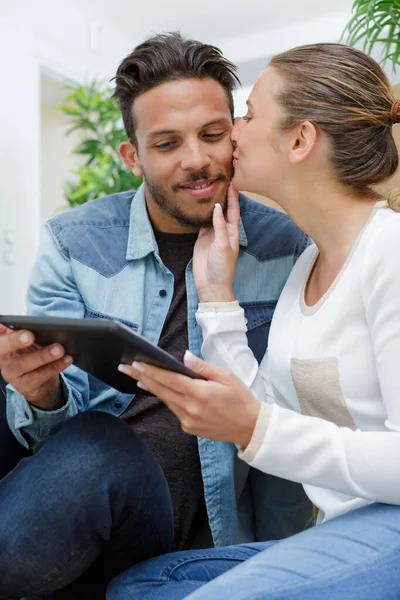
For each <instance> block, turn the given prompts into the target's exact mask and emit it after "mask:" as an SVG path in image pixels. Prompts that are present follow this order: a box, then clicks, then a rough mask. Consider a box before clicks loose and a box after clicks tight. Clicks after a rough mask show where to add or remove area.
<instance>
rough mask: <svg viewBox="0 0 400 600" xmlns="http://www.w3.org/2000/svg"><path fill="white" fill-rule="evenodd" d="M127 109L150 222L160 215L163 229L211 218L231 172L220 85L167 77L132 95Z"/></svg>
mask: <svg viewBox="0 0 400 600" xmlns="http://www.w3.org/2000/svg"><path fill="white" fill-rule="evenodd" d="M132 110H133V115H134V122H135V124H136V131H135V134H136V140H137V147H136V149H135V150H136V156H135V160H136V162H137V169H136V174H143V177H144V181H145V187H146V199H147V205H148V210H149V214H150V218H151V219H152V221H153V225H154V226H155V227H156V228H157V227H159V222H160V219H162V226H163V227H162V228H163V230H164V231H167V230H170V231H179V230H181V231H187V230H189V229H190V230H196V229H199V228H200V227H201V226H202V225H205V224H208V223H210V222H211V217H212V211H213V208H214V204H215V203H216V202H219V203H220V204H221V205H222V206H224V205H225V199H226V192H227V188H228V185H229V182H230V179H231V176H232V143H231V140H230V130H231V127H232V121H231V114H230V111H229V105H228V100H227V97H226V94H225V91H224V89H223V88H222V87H221V86H220V85H219V83H217V82H216V81H215V80H214V79H210V78H207V79H200V80H199V79H184V80H179V81H171V82H168V83H163V84H161V85H159V86H157V87H155V88H153V89H152V90H150V91H148V92H145V93H144V94H142V95H141V96H139V97H138V98H136V100H135V102H134V104H133V109H132ZM132 170H133V171H134V172H135V169H134V168H132Z"/></svg>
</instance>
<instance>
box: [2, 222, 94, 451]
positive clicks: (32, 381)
mask: <svg viewBox="0 0 400 600" xmlns="http://www.w3.org/2000/svg"><path fill="white" fill-rule="evenodd" d="M27 312H28V314H30V315H47V316H63V317H71V318H82V317H84V313H85V307H84V303H83V300H82V298H81V296H80V293H79V290H78V288H77V285H76V282H75V280H74V276H73V272H72V267H71V261H70V259H69V257H68V256H67V254H66V253H65V252H63V251H62V249H61V248H60V246H59V245H58V244H57V242H56V240H55V238H54V236H53V233H52V231H51V229H50V226H49V225H47V226H46V228H45V230H44V233H43V238H42V244H41V248H40V251H39V255H38V257H37V260H36V262H35V265H34V268H33V271H32V275H31V280H30V286H29V289H28V294H27ZM30 335H31V336H32V334H30ZM16 336H19V334H18V332H15V333H9V334H8V335H4V334H3V335H0V364H1V368H2V372H3V376H4V378H5V379H6V381H8V382H9V384H10V385H8V387H7V418H8V422H9V426H10V428H11V430H12V431H13V433H14V435H15V436H16V437H17V439H18V440H19V441H20V442H21V443H22V444H24V445H25V446H29V445H33V444H34V443H35V442H38V441H40V440H42V439H44V438H45V437H47V435H48V434H49V431H50V429H52V428H53V427H54V426H55V425H57V424H58V423H60V422H62V421H64V420H65V419H68V418H69V417H71V416H73V415H75V414H77V413H78V412H80V411H82V410H85V408H86V407H87V404H88V398H89V384H88V378H87V375H86V374H85V373H84V372H83V371H81V370H80V369H77V368H75V367H74V366H70V367H68V368H67V370H66V371H65V372H64V373H62V374H60V373H61V371H63V370H64V369H66V367H67V365H66V364H63V359H64V351H63V349H62V348H61V347H60V346H59V345H56V346H57V347H58V348H59V349H60V348H61V352H62V353H61V356H60V357H58V358H57V359H56V360H54V357H53V362H51V354H50V353H51V348H53V347H54V345H53V346H51V347H49V348H42V349H37V348H36V347H35V346H32V337H31V339H30V343H29V344H28V346H26V344H25V346H24V345H22V346H20V347H19V348H18V347H16V348H15V350H16V352H15V351H14V354H15V355H13V354H11V356H10V352H6V350H7V349H8V350H9V348H8V346H9V345H10V341H11V339H13V341H14V344H16V343H17V340H16ZM1 348H3V350H1ZM26 348H28V350H26Z"/></svg>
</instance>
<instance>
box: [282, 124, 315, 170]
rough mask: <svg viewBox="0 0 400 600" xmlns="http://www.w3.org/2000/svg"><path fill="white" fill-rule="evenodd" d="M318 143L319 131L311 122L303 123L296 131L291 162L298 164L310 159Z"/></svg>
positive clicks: (294, 132)
mask: <svg viewBox="0 0 400 600" xmlns="http://www.w3.org/2000/svg"><path fill="white" fill-rule="evenodd" d="M316 143H317V129H316V127H315V125H314V124H313V123H310V121H302V122H301V123H300V124H299V125H298V126H297V127H296V128H295V129H294V130H293V138H292V143H291V146H290V155H289V160H290V162H291V163H292V164H298V163H300V162H302V161H303V160H305V159H306V158H308V156H309V155H310V154H311V152H312V151H313V149H314V148H315V145H316Z"/></svg>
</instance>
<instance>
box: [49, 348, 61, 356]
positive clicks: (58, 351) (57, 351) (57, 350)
mask: <svg viewBox="0 0 400 600" xmlns="http://www.w3.org/2000/svg"><path fill="white" fill-rule="evenodd" d="M50 354H51V356H61V354H62V350H61V348H60V346H53V347H52V348H51V349H50Z"/></svg>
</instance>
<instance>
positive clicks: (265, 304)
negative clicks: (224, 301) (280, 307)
mask: <svg viewBox="0 0 400 600" xmlns="http://www.w3.org/2000/svg"><path fill="white" fill-rule="evenodd" d="M240 305H241V307H242V308H243V310H244V314H245V317H246V322H247V334H246V335H247V341H248V344H249V347H250V348H251V350H252V352H253V354H254V356H255V358H256V360H257V362H258V364H260V363H261V361H262V359H263V358H264V354H265V353H266V351H267V347H268V336H269V329H270V326H271V321H272V316H273V314H274V310H275V308H276V300H272V301H263V300H258V301H254V302H241V303H240Z"/></svg>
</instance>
